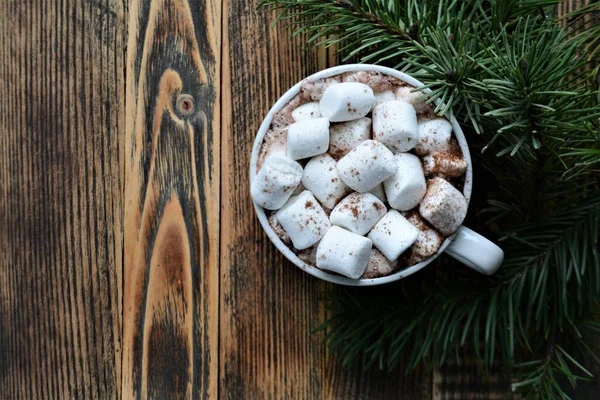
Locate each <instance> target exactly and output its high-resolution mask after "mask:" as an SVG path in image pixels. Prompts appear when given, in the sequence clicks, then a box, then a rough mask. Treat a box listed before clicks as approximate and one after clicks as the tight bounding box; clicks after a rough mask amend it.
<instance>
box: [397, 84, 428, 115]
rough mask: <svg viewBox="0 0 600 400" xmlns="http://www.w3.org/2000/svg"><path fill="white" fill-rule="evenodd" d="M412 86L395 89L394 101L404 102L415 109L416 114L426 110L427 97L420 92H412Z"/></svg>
mask: <svg viewBox="0 0 600 400" xmlns="http://www.w3.org/2000/svg"><path fill="white" fill-rule="evenodd" d="M414 89H415V88H414V87H412V86H401V87H399V88H398V89H396V100H401V101H405V102H407V103H408V104H410V105H411V106H413V107H414V108H415V111H416V112H421V111H425V110H426V109H427V103H426V102H427V96H425V94H424V93H423V92H421V91H416V92H412V90H414Z"/></svg>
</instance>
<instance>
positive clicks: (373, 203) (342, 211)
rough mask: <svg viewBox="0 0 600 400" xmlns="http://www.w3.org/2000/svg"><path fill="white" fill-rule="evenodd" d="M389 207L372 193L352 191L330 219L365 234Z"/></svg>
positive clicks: (334, 222)
mask: <svg viewBox="0 0 600 400" xmlns="http://www.w3.org/2000/svg"><path fill="white" fill-rule="evenodd" d="M386 212H387V208H386V207H385V205H384V204H383V203H382V202H381V200H379V199H378V198H377V197H375V196H373V195H372V194H371V193H352V194H350V195H348V196H346V197H345V198H344V200H342V201H340V202H339V203H338V205H337V206H335V208H334V209H333V211H331V215H330V216H329V220H330V221H331V223H332V224H333V225H337V226H341V227H342V228H345V229H348V230H349V231H350V232H354V233H356V234H358V235H365V234H366V233H367V232H369V231H370V230H371V228H372V227H373V226H374V225H375V224H376V223H377V221H379V220H380V219H381V217H383V216H384V215H385V213H386Z"/></svg>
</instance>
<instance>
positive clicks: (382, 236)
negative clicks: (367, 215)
mask: <svg viewBox="0 0 600 400" xmlns="http://www.w3.org/2000/svg"><path fill="white" fill-rule="evenodd" d="M418 236H419V230H418V229H417V228H415V227H414V226H413V225H412V224H411V223H410V222H408V221H407V220H406V218H404V217H403V216H402V214H400V213H399V212H398V211H396V210H390V211H388V213H387V214H385V215H384V216H383V218H381V219H380V220H379V222H377V224H375V226H374V227H373V229H371V232H370V233H369V236H368V237H369V239H371V240H372V241H373V245H374V246H375V247H377V248H378V249H379V250H380V251H381V252H382V253H383V255H385V256H386V257H387V259H388V260H390V261H395V260H396V259H398V257H399V256H400V254H402V253H403V252H404V251H405V250H406V249H408V248H409V247H410V246H411V245H412V244H413V243H414V242H415V240H417V237H418Z"/></svg>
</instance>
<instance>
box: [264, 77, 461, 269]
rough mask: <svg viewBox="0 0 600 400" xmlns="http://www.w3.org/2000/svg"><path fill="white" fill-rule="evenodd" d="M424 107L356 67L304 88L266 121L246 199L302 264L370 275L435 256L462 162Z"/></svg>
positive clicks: (456, 212) (399, 86)
mask: <svg viewBox="0 0 600 400" xmlns="http://www.w3.org/2000/svg"><path fill="white" fill-rule="evenodd" d="M425 100H426V99H425V96H424V95H423V94H422V93H421V92H419V91H415V90H414V88H413V87H412V86H409V85H408V84H406V83H405V82H403V81H401V80H399V79H396V78H394V77H391V76H388V75H384V74H381V73H379V72H373V71H359V72H351V73H344V74H340V75H337V76H334V77H331V78H327V79H321V80H316V81H307V82H304V83H303V85H302V87H301V89H300V91H299V93H298V94H297V95H296V96H295V97H294V98H293V99H292V100H291V101H290V102H288V104H287V105H286V106H284V107H283V108H282V109H281V110H280V111H279V112H277V113H276V114H275V115H274V117H273V120H272V122H271V126H270V128H269V131H268V132H267V133H266V134H265V136H264V140H263V143H262V146H261V149H260V152H259V159H258V163H257V172H258V173H257V175H256V177H255V178H254V180H253V181H252V196H253V199H254V201H255V203H256V204H258V205H259V206H261V207H263V208H265V209H266V210H272V211H271V214H270V216H269V219H268V222H269V224H270V225H271V227H272V228H273V231H274V232H275V233H276V234H277V235H278V236H279V237H280V239H281V240H282V242H283V243H285V244H286V245H287V246H288V247H290V249H291V250H292V251H294V252H295V253H296V254H297V255H298V257H300V258H301V259H302V260H303V261H304V262H305V263H307V264H309V265H313V266H316V267H318V268H321V269H323V270H327V271H330V272H333V273H337V274H341V275H344V276H346V277H349V278H352V279H358V278H377V277H380V276H385V275H389V274H391V273H393V272H395V271H397V270H398V269H401V268H405V267H408V266H410V265H413V264H416V263H418V262H421V261H423V260H425V259H427V258H429V257H431V256H433V255H435V254H436V253H437V251H438V249H439V247H440V246H441V244H442V242H443V240H444V238H445V237H447V236H449V235H451V234H452V233H453V232H454V231H456V229H458V227H459V226H460V224H461V223H462V221H463V219H464V217H465V215H466V210H467V200H466V199H465V198H464V196H463V195H462V193H461V189H462V187H461V185H462V182H463V179H464V174H465V172H466V169H467V163H466V161H465V159H464V158H463V155H462V153H461V151H460V148H459V147H458V145H457V143H456V140H455V138H454V137H453V133H452V125H451V124H450V123H449V122H448V120H446V119H445V118H443V117H439V116H436V115H435V114H434V112H433V109H432V107H431V106H429V105H428V104H426V101H425ZM267 215H269V214H267Z"/></svg>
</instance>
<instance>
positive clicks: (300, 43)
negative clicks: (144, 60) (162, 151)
mask: <svg viewBox="0 0 600 400" xmlns="http://www.w3.org/2000/svg"><path fill="white" fill-rule="evenodd" d="M223 7H224V8H223V10H224V11H223V14H224V27H223V32H224V34H223V61H222V67H223V69H222V71H223V84H222V88H223V92H222V99H223V101H222V121H223V122H222V128H223V130H222V140H221V143H222V145H221V149H222V153H221V154H222V160H223V165H222V173H221V175H222V189H221V201H222V210H223V213H222V215H221V271H220V279H221V296H220V297H221V304H220V310H221V311H220V314H221V325H220V387H219V394H220V398H222V399H275V398H297V399H309V398H312V399H317V398H320V397H321V393H322V391H323V380H322V370H323V368H324V365H325V353H324V349H323V348H322V347H321V345H320V343H319V338H318V337H316V336H311V335H310V330H311V328H314V327H315V326H317V325H318V323H319V322H320V321H321V320H322V317H323V310H322V309H321V308H320V306H319V297H320V296H321V292H322V290H323V289H324V288H325V285H323V284H322V283H320V282H318V281H317V280H315V279H314V278H312V277H310V276H308V275H307V274H305V273H303V272H302V271H300V270H299V269H297V268H295V267H294V266H293V265H292V264H290V263H289V262H286V261H285V260H284V258H283V257H282V256H281V255H280V254H279V253H278V251H277V250H276V249H275V247H274V246H273V245H272V244H271V242H270V241H269V240H268V238H267V236H266V235H265V234H264V233H263V232H262V231H261V228H260V225H259V223H258V221H257V219H256V217H255V216H254V211H253V209H252V202H251V199H250V191H249V190H250V189H249V182H248V165H249V162H250V151H251V147H252V142H253V140H254V136H255V133H256V131H257V129H258V126H259V125H260V123H261V121H262V118H263V117H264V115H265V114H266V112H267V111H268V109H269V108H270V107H271V105H272V104H273V103H274V102H275V100H277V98H278V97H279V96H280V95H281V94H283V92H284V91H285V90H287V89H288V88H289V87H290V86H292V85H293V84H294V83H295V82H297V81H298V80H299V79H301V78H302V77H304V76H306V75H308V74H310V73H312V72H315V71H317V70H319V69H321V68H323V67H325V65H324V64H320V63H319V57H318V54H317V52H316V50H315V49H314V48H312V47H307V46H306V45H305V44H304V38H302V37H300V38H297V39H296V40H292V39H290V38H289V32H287V31H285V32H284V31H283V30H282V29H281V25H279V26H278V27H277V28H276V29H272V28H271V27H270V24H271V23H272V21H273V15H271V14H268V13H265V12H262V11H257V10H256V3H255V2H254V1H244V0H226V1H225V2H224V5H223ZM321 60H322V61H324V57H321Z"/></svg>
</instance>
